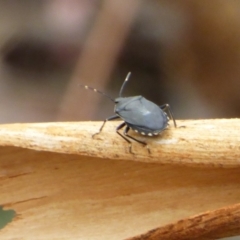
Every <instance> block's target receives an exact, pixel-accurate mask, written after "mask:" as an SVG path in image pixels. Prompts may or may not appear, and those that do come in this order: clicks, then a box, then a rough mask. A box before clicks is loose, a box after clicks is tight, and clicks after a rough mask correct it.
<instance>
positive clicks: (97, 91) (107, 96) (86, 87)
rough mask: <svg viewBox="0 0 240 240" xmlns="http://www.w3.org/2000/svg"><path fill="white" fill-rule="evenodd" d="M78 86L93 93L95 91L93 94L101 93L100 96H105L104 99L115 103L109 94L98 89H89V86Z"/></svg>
mask: <svg viewBox="0 0 240 240" xmlns="http://www.w3.org/2000/svg"><path fill="white" fill-rule="evenodd" d="M78 86H80V87H84V88H85V89H87V90H91V91H93V92H96V93H99V94H101V95H102V96H104V97H106V98H108V99H110V100H111V101H112V102H115V101H114V99H113V98H111V97H110V96H109V95H107V94H106V93H104V92H101V91H99V90H97V89H96V88H93V87H89V86H87V85H83V84H78Z"/></svg>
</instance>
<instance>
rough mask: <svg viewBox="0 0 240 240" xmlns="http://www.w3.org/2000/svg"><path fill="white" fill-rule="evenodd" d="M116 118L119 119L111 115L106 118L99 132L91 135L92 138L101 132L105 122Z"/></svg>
mask: <svg viewBox="0 0 240 240" xmlns="http://www.w3.org/2000/svg"><path fill="white" fill-rule="evenodd" d="M117 118H119V116H118V115H113V116H111V117H109V118H106V119H105V120H104V122H103V124H102V126H101V127H100V129H99V131H98V132H97V133H94V134H93V135H92V137H94V136H95V135H97V134H99V133H100V132H101V131H102V130H103V127H104V126H105V123H106V122H107V121H111V120H114V119H117Z"/></svg>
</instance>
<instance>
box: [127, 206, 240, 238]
mask: <svg viewBox="0 0 240 240" xmlns="http://www.w3.org/2000/svg"><path fill="white" fill-rule="evenodd" d="M239 219H240V204H235V205H233V206H229V207H225V208H221V209H218V210H215V211H209V212H206V213H203V214H199V215H197V216H194V217H191V218H187V219H183V220H180V221H178V222H176V223H173V224H168V225H166V226H163V227H159V228H156V229H153V230H151V231H149V232H147V233H145V234H142V235H139V236H136V237H132V238H129V239H128V240H158V239H161V240H188V239H194V240H209V239H218V238H224V237H229V236H236V235H239V234H240V227H239Z"/></svg>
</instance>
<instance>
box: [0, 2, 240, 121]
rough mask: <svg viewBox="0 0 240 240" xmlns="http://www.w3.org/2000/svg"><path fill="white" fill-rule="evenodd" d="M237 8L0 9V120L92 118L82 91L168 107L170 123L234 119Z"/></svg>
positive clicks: (95, 113)
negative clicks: (171, 114) (138, 97)
mask: <svg viewBox="0 0 240 240" xmlns="http://www.w3.org/2000/svg"><path fill="white" fill-rule="evenodd" d="M239 13H240V1H234V0H228V1H225V0H218V1H206V0H202V1H190V0H189V1H188V0H185V1H183V0H175V1H163V0H150V1H146V0H145V1H140V0H139V1H138V0H133V1H129V2H128V1H122V0H115V1H111V0H108V1H100V0H91V1H89V0H88V1H87V0H85V1H84V0H49V1H36V0H35V1H33V0H31V1H30V0H28V1H26V0H25V1H17V0H11V1H0V50H1V51H0V111H1V114H0V122H1V123H13V122H43V121H46V122H48V121H83V120H102V119H104V118H106V117H108V116H111V115H112V114H113V104H112V102H110V101H108V100H107V99H105V98H103V97H102V96H100V95H96V94H94V93H93V92H90V91H86V90H84V89H82V88H81V87H79V86H78V83H81V84H86V85H90V86H93V87H96V88H98V89H99V90H102V91H104V92H107V93H108V94H109V95H111V96H112V97H117V96H118V92H119V89H120V87H121V84H122V82H123V81H124V78H125V77H126V75H127V73H128V72H129V71H131V72H132V76H131V79H130V81H129V82H128V84H127V86H126V89H125V91H124V95H125V96H133V95H143V96H145V97H146V98H148V99H150V100H152V101H154V102H155V103H157V104H158V105H162V104H164V103H169V104H170V105H171V107H172V110H173V112H174V114H175V117H176V118H177V119H188V118H190V119H195V118H231V117H233V118H235V117H239V116H240V104H239V103H240V101H239V100H240V94H239V89H240V77H239V76H240V67H239V66H240V28H239V26H240V14H239Z"/></svg>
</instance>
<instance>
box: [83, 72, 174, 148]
mask: <svg viewBox="0 0 240 240" xmlns="http://www.w3.org/2000/svg"><path fill="white" fill-rule="evenodd" d="M130 75H131V72H129V73H128V74H127V76H126V78H125V81H124V82H123V84H122V87H121V89H120V92H119V97H118V98H116V99H115V100H114V99H113V98H111V97H110V96H108V95H107V94H105V93H104V92H101V91H99V90H97V89H95V88H91V87H88V86H84V87H85V88H86V89H91V90H93V91H94V92H97V93H100V94H102V95H103V96H105V97H107V98H109V99H110V100H111V101H112V102H114V103H115V108H114V112H115V115H113V116H111V117H109V118H106V119H105V120H104V122H103V124H102V126H101V127H100V129H99V132H97V133H95V134H94V135H93V137H94V136H95V135H97V134H99V133H101V131H102V130H103V127H104V126H105V124H106V122H107V121H111V120H115V119H119V118H121V119H122V120H123V121H124V122H123V123H121V124H120V125H119V126H118V127H117V128H116V132H117V134H118V135H119V136H121V137H122V138H123V139H124V140H125V141H127V142H128V143H129V151H130V152H132V142H131V141H130V139H132V140H134V141H136V142H138V143H141V144H143V145H145V146H147V148H148V145H147V143H146V142H144V141H141V140H139V139H137V138H135V137H133V136H131V135H129V134H128V132H129V130H130V129H132V130H133V131H135V132H136V133H139V134H141V135H144V136H150V137H151V136H156V135H158V134H160V133H161V132H162V131H164V130H165V129H166V128H167V127H168V122H169V117H170V118H171V119H172V120H173V123H174V126H175V127H176V126H177V124H176V121H175V119H174V117H173V114H172V111H171V108H170V105H169V104H164V105H162V106H158V105H156V104H155V103H153V102H151V101H149V100H147V99H146V98H144V97H143V96H134V97H123V96H122V92H123V89H124V87H125V85H126V83H127V81H128V80H129V78H130ZM80 86H83V85H81V84H80ZM124 127H125V129H124V131H123V134H122V133H120V132H119V130H121V129H122V128H124ZM148 151H149V152H150V150H149V148H148Z"/></svg>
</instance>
